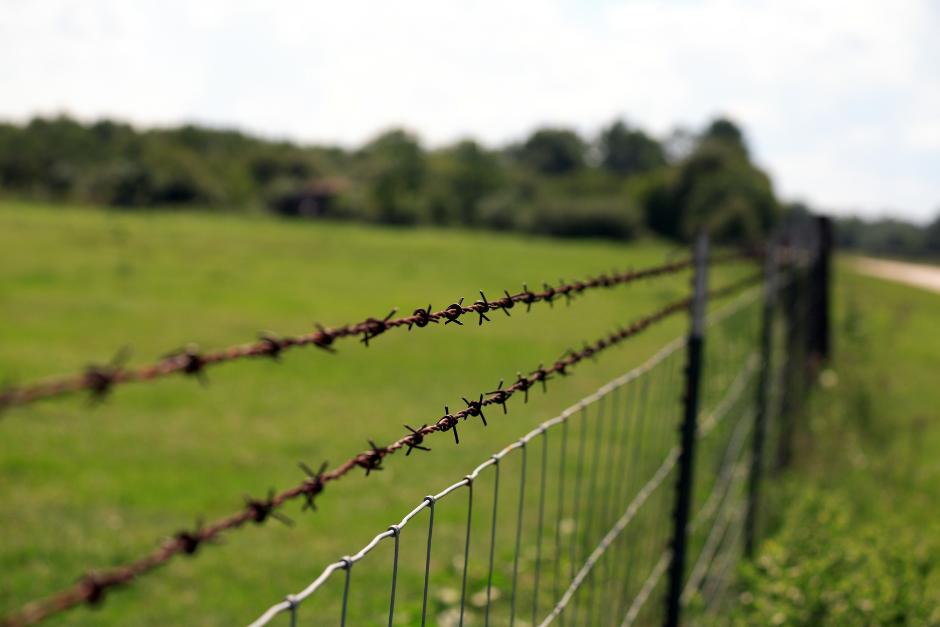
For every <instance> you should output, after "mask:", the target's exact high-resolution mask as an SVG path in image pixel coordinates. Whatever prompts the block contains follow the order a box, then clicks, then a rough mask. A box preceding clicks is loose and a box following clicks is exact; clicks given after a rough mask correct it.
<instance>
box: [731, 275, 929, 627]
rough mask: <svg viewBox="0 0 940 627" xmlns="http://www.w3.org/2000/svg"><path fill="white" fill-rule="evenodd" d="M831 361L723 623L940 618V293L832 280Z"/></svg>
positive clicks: (772, 488)
mask: <svg viewBox="0 0 940 627" xmlns="http://www.w3.org/2000/svg"><path fill="white" fill-rule="evenodd" d="M836 285H837V291H836V300H835V306H836V309H835V311H836V314H837V315H836V318H835V321H834V331H835V332H836V336H835V351H836V353H835V355H836V360H835V362H834V363H833V364H832V365H831V370H830V371H828V372H824V373H823V374H822V375H821V381H823V382H826V384H825V385H824V386H822V387H821V388H820V389H818V390H817V391H816V392H814V394H813V395H812V397H811V398H810V399H809V401H810V402H809V405H808V407H807V411H806V414H805V415H806V418H805V420H804V421H803V422H802V423H801V424H800V430H799V435H800V437H799V440H798V447H797V451H798V453H797V459H796V463H795V466H794V468H793V469H791V470H790V471H789V472H788V473H787V474H786V475H784V476H782V477H778V478H777V479H775V480H773V483H771V484H769V485H768V487H767V488H766V489H765V493H766V494H768V495H776V497H775V498H774V499H773V501H774V503H775V505H774V508H773V509H776V510H777V511H780V512H782V513H781V514H780V516H779V520H778V521H777V522H776V524H775V528H776V531H775V532H774V533H773V535H771V536H770V537H769V538H768V540H767V541H765V542H764V543H763V545H762V546H760V547H759V552H758V556H757V558H756V560H755V561H754V562H753V563H751V564H745V565H743V566H742V568H741V570H740V581H739V583H738V587H737V596H736V598H735V599H734V601H729V603H728V604H727V605H726V607H725V609H726V612H725V614H723V615H721V616H720V617H719V618H716V619H715V620H714V622H715V623H716V624H721V625H727V624H735V625H807V626H809V625H940V523H938V519H937V515H936V514H937V509H936V503H937V502H940V489H938V486H940V481H938V479H940V461H938V460H940V455H938V454H937V451H938V450H940V422H938V421H937V417H938V415H937V407H938V406H940V404H938V390H937V386H936V359H937V354H938V353H940V326H938V320H940V318H938V316H937V310H938V308H940V295H937V294H932V293H929V292H926V291H922V290H916V289H911V288H908V287H904V286H900V285H897V284H891V283H888V282H885V281H881V280H877V279H869V278H863V277H859V276H855V275H853V274H851V273H850V272H849V271H848V270H847V269H843V271H842V272H840V273H839V274H838V276H837V283H836Z"/></svg>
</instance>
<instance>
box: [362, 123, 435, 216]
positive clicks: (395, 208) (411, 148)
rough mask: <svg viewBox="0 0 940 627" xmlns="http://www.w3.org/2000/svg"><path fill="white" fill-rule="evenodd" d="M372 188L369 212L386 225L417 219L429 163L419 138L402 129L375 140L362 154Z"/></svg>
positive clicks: (366, 179) (366, 178)
mask: <svg viewBox="0 0 940 627" xmlns="http://www.w3.org/2000/svg"><path fill="white" fill-rule="evenodd" d="M359 159H360V160H361V161H362V163H363V171H364V172H365V181H366V184H367V186H368V189H369V191H370V194H369V199H370V201H371V205H370V207H369V209H370V214H371V215H373V216H374V217H375V218H376V219H377V220H378V221H379V222H384V223H386V224H410V223H413V222H417V221H418V215H417V205H418V192H419V191H420V190H421V187H422V185H423V183H424V180H425V174H426V170H427V167H426V164H425V159H424V154H423V152H422V150H421V146H420V144H418V140H417V138H416V137H414V136H413V135H411V134H409V133H406V132H405V131H402V130H393V131H388V132H387V133H384V134H382V135H380V136H379V137H377V138H375V139H374V140H372V141H371V142H370V143H369V144H368V145H366V147H365V148H363V149H362V152H361V153H360V155H359Z"/></svg>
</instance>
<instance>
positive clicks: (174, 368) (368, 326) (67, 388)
mask: <svg viewBox="0 0 940 627" xmlns="http://www.w3.org/2000/svg"><path fill="white" fill-rule="evenodd" d="M753 257H754V254H753V253H750V252H747V253H740V252H733V253H728V254H725V255H719V256H715V257H714V258H713V260H712V263H713V264H714V263H725V262H730V261H737V260H744V259H751V258H753ZM691 263H692V262H691V260H690V259H683V260H680V261H674V262H670V263H666V264H663V265H659V266H654V267H650V268H645V269H643V270H627V271H625V272H613V273H611V274H602V275H600V276H598V277H594V278H589V279H587V280H579V281H574V282H571V283H564V282H562V283H561V285H559V286H558V287H552V286H551V285H549V284H547V283H546V284H545V286H544V290H543V291H541V292H533V291H530V290H529V288H528V286H527V285H524V286H523V289H522V291H521V292H519V293H517V294H510V293H509V291H508V290H504V291H503V294H504V296H503V297H501V298H497V299H495V300H487V298H486V296H484V295H483V292H482V291H481V292H480V297H481V298H480V300H477V301H475V302H474V303H473V304H471V305H464V304H463V301H464V299H463V298H461V299H460V300H458V301H457V302H455V303H452V304H451V305H448V306H447V307H446V308H444V309H442V310H439V311H431V305H430V304H429V305H428V307H427V309H415V310H414V313H412V315H410V316H404V317H400V318H393V317H392V316H394V315H395V313H396V311H397V310H394V309H393V310H392V311H391V312H390V313H389V314H388V315H387V316H385V317H384V318H381V319H379V318H366V319H365V320H363V321H362V322H358V323H354V324H346V325H342V326H338V327H323V326H321V325H320V324H316V325H315V328H316V330H315V331H313V332H311V333H307V334H304V335H298V336H276V335H274V334H273V333H264V334H261V335H260V336H259V339H258V341H256V342H254V343H251V344H241V345H234V346H229V347H227V348H223V349H218V350H214V351H207V352H200V351H199V349H198V347H196V346H195V345H189V346H187V347H186V348H185V349H181V350H178V351H174V352H172V353H170V354H168V355H166V356H165V357H164V358H163V359H161V360H160V361H157V362H156V363H151V364H147V365H143V366H137V367H134V368H128V367H125V366H124V360H126V357H127V354H126V352H125V351H122V352H121V353H119V354H118V358H116V359H115V360H114V361H112V363H110V364H108V365H106V366H92V367H89V368H88V369H86V371H85V372H84V373H82V374H77V375H71V376H64V377H59V378H54V379H47V380H45V381H37V382H34V383H27V384H24V385H19V386H8V387H7V388H6V389H4V390H2V391H0V410H2V409H4V408H7V407H13V406H17V405H26V404H28V403H32V402H34V401H38V400H40V399H44V398H51V397H56V396H62V395H64V394H68V393H73V392H80V391H83V390H84V391H89V392H90V393H91V394H92V398H93V399H94V400H101V399H103V398H104V397H105V396H106V395H107V394H108V393H109V392H110V391H111V390H113V389H114V387H115V386H117V385H120V384H124V383H131V382H135V381H136V382H142V381H152V380H155V379H160V378H162V377H166V376H169V375H172V374H185V375H191V376H194V377H196V378H197V379H198V380H199V381H200V383H203V384H205V383H206V382H207V379H206V373H205V369H206V368H207V367H209V366H214V365H216V364H221V363H225V362H230V361H235V360H238V359H246V358H249V357H268V358H271V359H272V360H275V361H276V360H277V359H278V358H279V357H280V356H281V354H282V353H284V351H287V350H289V349H291V348H295V347H301V346H309V345H312V346H315V347H317V348H321V349H323V350H326V351H329V352H335V350H336V349H335V347H334V343H335V342H336V340H339V339H343V338H349V337H358V338H359V341H360V342H361V343H362V344H363V345H365V346H368V345H369V342H370V341H372V340H373V339H375V338H376V337H377V336H379V335H381V334H383V333H385V332H386V331H388V330H389V329H394V328H398V327H407V328H408V330H411V329H412V328H413V327H417V328H419V329H422V328H424V327H427V326H428V325H429V324H437V323H438V322H439V321H441V320H443V321H444V324H445V325H447V324H450V323H454V324H456V325H461V326H462V325H463V322H462V321H461V317H462V316H464V315H466V314H473V313H475V314H477V315H478V324H481V325H482V324H483V323H484V322H485V321H486V322H489V321H490V318H489V316H487V315H486V314H487V313H488V312H490V311H494V310H497V309H500V310H502V311H503V313H505V314H506V315H507V316H508V315H510V312H509V310H510V309H512V308H513V306H514V305H515V304H516V303H524V304H525V305H526V311H528V310H529V309H531V308H532V305H533V303H538V302H544V303H548V304H549V305H553V302H554V300H556V299H557V298H558V297H559V296H562V295H563V296H564V297H565V299H566V301H569V302H570V300H571V298H572V297H574V296H576V295H578V294H581V293H582V292H584V291H586V290H589V289H595V288H602V287H604V288H609V287H612V286H614V285H626V284H629V283H633V282H636V281H639V280H641V279H649V278H653V277H658V276H662V275H666V274H674V273H677V272H681V271H683V270H685V269H687V268H689V267H691Z"/></svg>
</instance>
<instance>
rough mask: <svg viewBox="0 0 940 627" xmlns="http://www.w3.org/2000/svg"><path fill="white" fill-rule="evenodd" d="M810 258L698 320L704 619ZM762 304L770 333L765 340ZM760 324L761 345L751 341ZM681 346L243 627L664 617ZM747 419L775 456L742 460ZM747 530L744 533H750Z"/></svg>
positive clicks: (696, 604) (794, 326) (773, 413)
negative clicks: (702, 323) (778, 320)
mask: <svg viewBox="0 0 940 627" xmlns="http://www.w3.org/2000/svg"><path fill="white" fill-rule="evenodd" d="M807 250H809V248H807ZM803 252H806V251H803ZM811 262H812V259H811V258H804V259H803V262H802V265H801V264H794V265H791V266H788V267H787V269H786V270H785V271H784V272H783V273H782V274H783V276H781V277H779V278H777V277H776V276H774V279H773V282H772V283H771V284H768V285H765V286H764V289H763V290H761V289H752V290H751V291H749V292H747V293H745V294H744V295H742V296H740V297H738V298H737V299H736V300H735V301H734V302H732V303H731V304H730V305H728V306H726V307H725V308H723V309H721V310H719V311H717V312H715V313H713V315H712V316H711V318H710V319H709V322H708V323H707V330H706V335H707V338H708V341H707V343H706V349H705V354H704V356H703V361H704V363H705V364H707V366H706V367H705V368H704V369H703V373H702V378H701V382H700V386H701V399H700V406H699V410H698V419H697V425H696V433H695V440H696V444H695V447H696V450H697V455H696V458H695V462H694V464H695V470H694V473H693V474H692V476H693V477H694V484H693V486H692V488H691V494H693V495H694V497H693V500H692V507H691V512H692V513H691V516H690V519H689V523H688V525H687V529H686V531H685V533H686V535H687V537H688V556H687V563H686V565H684V567H683V569H682V585H681V597H680V599H679V603H680V605H681V607H682V608H685V610H684V611H687V612H715V611H718V610H719V609H720V608H721V605H722V603H723V602H726V601H727V599H728V595H727V593H726V592H727V589H728V586H729V585H730V583H731V580H732V575H733V571H734V566H735V564H736V563H737V562H738V560H739V559H740V557H741V556H742V554H743V552H744V550H745V543H744V539H745V538H744V536H745V535H746V534H747V533H749V531H748V526H747V522H748V520H747V519H748V517H749V516H750V517H754V518H757V517H758V511H759V508H757V507H756V506H754V507H748V505H749V499H751V500H753V499H756V498H759V496H758V494H756V493H754V492H749V490H748V481H749V478H750V479H751V480H752V481H753V477H752V473H753V467H754V464H755V463H759V464H761V465H762V466H764V467H765V471H769V470H770V469H771V468H772V467H774V466H776V465H777V464H779V463H780V461H781V460H780V456H785V455H786V452H785V444H784V443H783V438H784V437H785V431H786V429H785V428H784V426H783V425H782V417H783V416H784V415H785V414H786V413H787V412H790V413H792V412H793V411H794V407H793V406H794V404H795V400H794V399H792V398H790V396H791V395H794V394H796V395H798V394H800V393H802V391H803V389H802V386H803V385H804V383H803V381H804V380H805V378H806V377H805V373H803V372H802V371H801V370H799V369H800V368H802V367H803V365H804V364H805V357H806V355H805V354H806V349H805V333H806V327H807V321H808V320H809V319H810V316H811V314H812V312H811V311H810V310H809V309H808V299H807V297H806V292H807V290H806V277H807V273H808V270H807V268H808V267H809V265H810V264H811ZM781 295H782V296H783V297H782V298H778V297H779V296H781ZM768 299H773V300H771V301H770V303H769V304H768ZM767 307H771V308H772V313H773V314H774V315H775V316H781V317H783V319H784V322H785V324H783V325H778V327H777V328H776V330H774V329H766V328H765V327H766V325H767V324H768V321H769V320H768V316H767V315H766V312H765V311H764V310H766V309H767ZM762 313H763V314H764V315H762ZM765 330H766V331H767V332H768V333H769V336H768V337H769V340H768V342H767V343H766V344H762V342H761V335H762V332H764V331H765ZM687 345H688V340H686V339H684V338H680V339H678V340H676V341H673V342H672V343H670V344H669V345H667V346H666V347H664V348H663V349H662V350H661V351H659V352H658V353H657V354H656V355H654V356H653V357H652V358H650V359H649V360H648V361H647V362H646V363H644V364H643V365H641V366H640V367H638V368H636V369H634V370H632V371H630V372H628V373H626V374H625V375H623V376H621V377H619V378H617V379H615V380H613V381H611V382H610V383H608V384H607V385H605V386H603V387H602V388H600V389H599V390H598V391H597V392H596V393H594V394H592V395H590V396H588V397H586V398H584V399H582V400H581V401H579V402H578V403H577V404H576V405H574V406H572V407H570V408H569V409H567V410H566V411H564V412H563V413H562V414H560V415H559V416H557V417H555V418H553V419H551V420H548V421H546V422H544V423H542V424H541V425H540V426H539V427H537V428H536V429H534V430H532V431H530V432H529V433H528V434H526V435H525V436H523V437H522V438H520V439H519V440H517V441H515V442H513V443H512V444H510V445H509V446H507V447H506V448H504V449H502V450H501V451H499V452H498V453H496V454H494V455H493V456H492V457H490V458H489V459H487V460H485V461H483V462H482V463H481V464H480V465H478V466H477V467H476V468H474V469H473V470H472V471H471V472H470V473H469V474H467V475H466V476H464V477H463V478H462V479H461V480H460V481H457V482H456V483H453V484H451V485H450V486H448V487H446V488H444V489H443V490H442V491H441V492H439V493H437V494H434V495H429V496H427V497H425V498H424V499H423V500H422V501H421V502H420V503H419V504H418V505H417V506H416V507H415V509H413V510H412V511H410V512H408V513H407V514H406V515H405V516H404V517H403V518H402V519H401V520H400V521H399V522H397V523H395V524H392V525H390V526H389V527H388V528H387V529H386V530H385V531H383V532H381V533H379V534H378V535H377V536H375V538H373V539H372V541H371V542H369V543H368V544H366V545H365V546H364V547H363V548H362V549H361V550H360V551H359V552H357V553H354V554H351V555H347V556H344V557H341V558H340V559H338V560H337V561H336V562H333V563H332V564H330V565H328V566H327V567H326V568H325V570H324V571H323V572H322V573H321V574H320V576H319V577H317V578H316V579H314V580H313V581H312V582H311V583H310V584H309V585H308V586H307V587H306V588H304V589H302V590H300V591H299V592H297V593H295V594H289V595H287V596H286V598H285V599H284V600H283V601H281V602H280V603H276V604H275V605H273V606H272V607H270V608H269V609H268V610H267V611H265V612H264V613H263V614H261V615H260V616H259V617H258V618H257V620H255V622H253V623H252V625H253V626H254V625H257V626H260V625H267V624H291V625H295V624H311V623H312V624H340V625H347V624H349V625H359V624H386V625H390V626H391V625H413V624H420V625H425V624H435V625H472V624H482V625H491V624H492V625H515V624H519V625H549V624H553V623H557V624H560V625H564V624H570V625H633V624H655V623H659V622H662V621H664V620H666V616H667V609H668V608H667V603H665V602H664V598H663V596H664V593H665V590H664V588H665V582H666V578H667V574H668V566H669V565H670V562H671V561H672V560H673V559H674V554H673V551H672V542H671V536H672V534H673V532H674V523H675V511H674V507H675V495H674V490H673V489H672V488H673V484H674V483H675V482H676V481H677V477H676V467H677V463H678V461H679V458H680V446H679V443H678V442H677V438H676V434H677V432H678V431H679V426H680V425H679V423H680V411H679V409H680V407H681V403H682V401H683V399H682V398H681V392H680V391H681V389H682V387H681V385H680V383H681V381H682V379H683V376H684V374H685V371H686V370H687V367H686V366H687V364H686V358H687V355H686V349H687ZM762 349H763V350H762ZM762 377H763V378H764V380H765V382H766V385H765V386H764V389H763V390H760V389H759V388H760V387H761V378H762ZM761 404H763V405H764V406H763V407H760V405H761ZM759 411H762V412H763V414H762V415H761V421H760V434H759V439H760V440H761V444H762V446H761V447H760V448H761V449H770V450H773V451H775V452H776V453H777V455H776V459H774V456H770V455H768V456H766V458H764V456H761V459H757V457H756V456H755V441H756V440H755V429H757V427H758V422H759V421H758V420H757V418H758V412H759ZM758 529H759V523H757V522H755V523H754V530H752V531H750V533H759V530H758Z"/></svg>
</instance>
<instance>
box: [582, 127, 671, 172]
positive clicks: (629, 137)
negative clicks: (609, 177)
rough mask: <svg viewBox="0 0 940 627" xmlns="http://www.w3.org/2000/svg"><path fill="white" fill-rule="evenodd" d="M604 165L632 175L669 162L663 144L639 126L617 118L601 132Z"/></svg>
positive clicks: (600, 142) (600, 144)
mask: <svg viewBox="0 0 940 627" xmlns="http://www.w3.org/2000/svg"><path fill="white" fill-rule="evenodd" d="M598 143H599V148H600V154H601V165H602V166H603V167H604V169H606V170H607V171H609V172H613V173H615V174H619V175H621V176H630V175H633V174H639V173H643V172H648V171H649V170H653V169H655V168H658V167H662V166H664V165H666V157H665V155H664V153H663V147H662V146H661V145H660V144H659V142H657V141H656V140H655V139H653V138H651V137H650V136H649V135H647V134H646V133H644V132H643V131H641V130H638V129H631V128H629V127H628V126H627V125H626V124H624V123H623V122H622V121H620V120H618V121H616V122H614V123H613V124H611V125H610V126H609V127H607V128H606V129H604V130H603V131H602V132H601V136H600V141H599V142H598Z"/></svg>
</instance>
